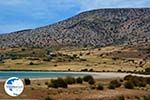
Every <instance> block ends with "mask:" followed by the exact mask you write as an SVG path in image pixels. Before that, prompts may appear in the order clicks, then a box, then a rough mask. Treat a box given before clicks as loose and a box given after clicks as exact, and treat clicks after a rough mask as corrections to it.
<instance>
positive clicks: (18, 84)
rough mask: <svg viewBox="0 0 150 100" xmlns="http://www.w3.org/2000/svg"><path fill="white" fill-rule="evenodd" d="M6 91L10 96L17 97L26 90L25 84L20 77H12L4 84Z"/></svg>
mask: <svg viewBox="0 0 150 100" xmlns="http://www.w3.org/2000/svg"><path fill="white" fill-rule="evenodd" d="M4 88H5V91H6V93H7V94H8V95H10V96H13V97H16V96H19V95H20V94H21V93H22V92H23V90H24V84H23V82H22V80H21V79H19V78H18V77H11V78H9V79H8V80H6V82H5V84H4Z"/></svg>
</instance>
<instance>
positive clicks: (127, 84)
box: [124, 81, 134, 89]
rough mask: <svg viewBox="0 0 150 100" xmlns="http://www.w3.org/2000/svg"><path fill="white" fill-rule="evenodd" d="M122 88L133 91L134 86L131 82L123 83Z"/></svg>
mask: <svg viewBox="0 0 150 100" xmlns="http://www.w3.org/2000/svg"><path fill="white" fill-rule="evenodd" d="M124 87H125V88H127V89H133V88H134V84H133V83H132V82H131V81H127V82H125V84H124Z"/></svg>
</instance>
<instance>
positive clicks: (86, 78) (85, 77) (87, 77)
mask: <svg viewBox="0 0 150 100" xmlns="http://www.w3.org/2000/svg"><path fill="white" fill-rule="evenodd" d="M92 79H93V77H92V76H91V75H87V76H84V77H83V80H84V81H85V82H88V81H89V80H92Z"/></svg>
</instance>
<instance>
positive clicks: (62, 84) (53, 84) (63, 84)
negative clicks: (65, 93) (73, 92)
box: [48, 78, 68, 88]
mask: <svg viewBox="0 0 150 100" xmlns="http://www.w3.org/2000/svg"><path fill="white" fill-rule="evenodd" d="M48 87H53V88H59V87H61V88H67V87H68V85H67V83H66V82H65V81H64V80H63V79H62V78H58V79H52V80H51V83H50V84H49V85H48Z"/></svg>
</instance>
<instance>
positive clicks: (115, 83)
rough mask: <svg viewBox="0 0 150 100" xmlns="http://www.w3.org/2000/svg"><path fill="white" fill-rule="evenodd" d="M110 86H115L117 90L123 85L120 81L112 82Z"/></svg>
mask: <svg viewBox="0 0 150 100" xmlns="http://www.w3.org/2000/svg"><path fill="white" fill-rule="evenodd" d="M110 84H112V85H114V86H115V87H116V88H118V87H120V86H121V83H120V82H119V81H118V80H112V81H111V82H110Z"/></svg>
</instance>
